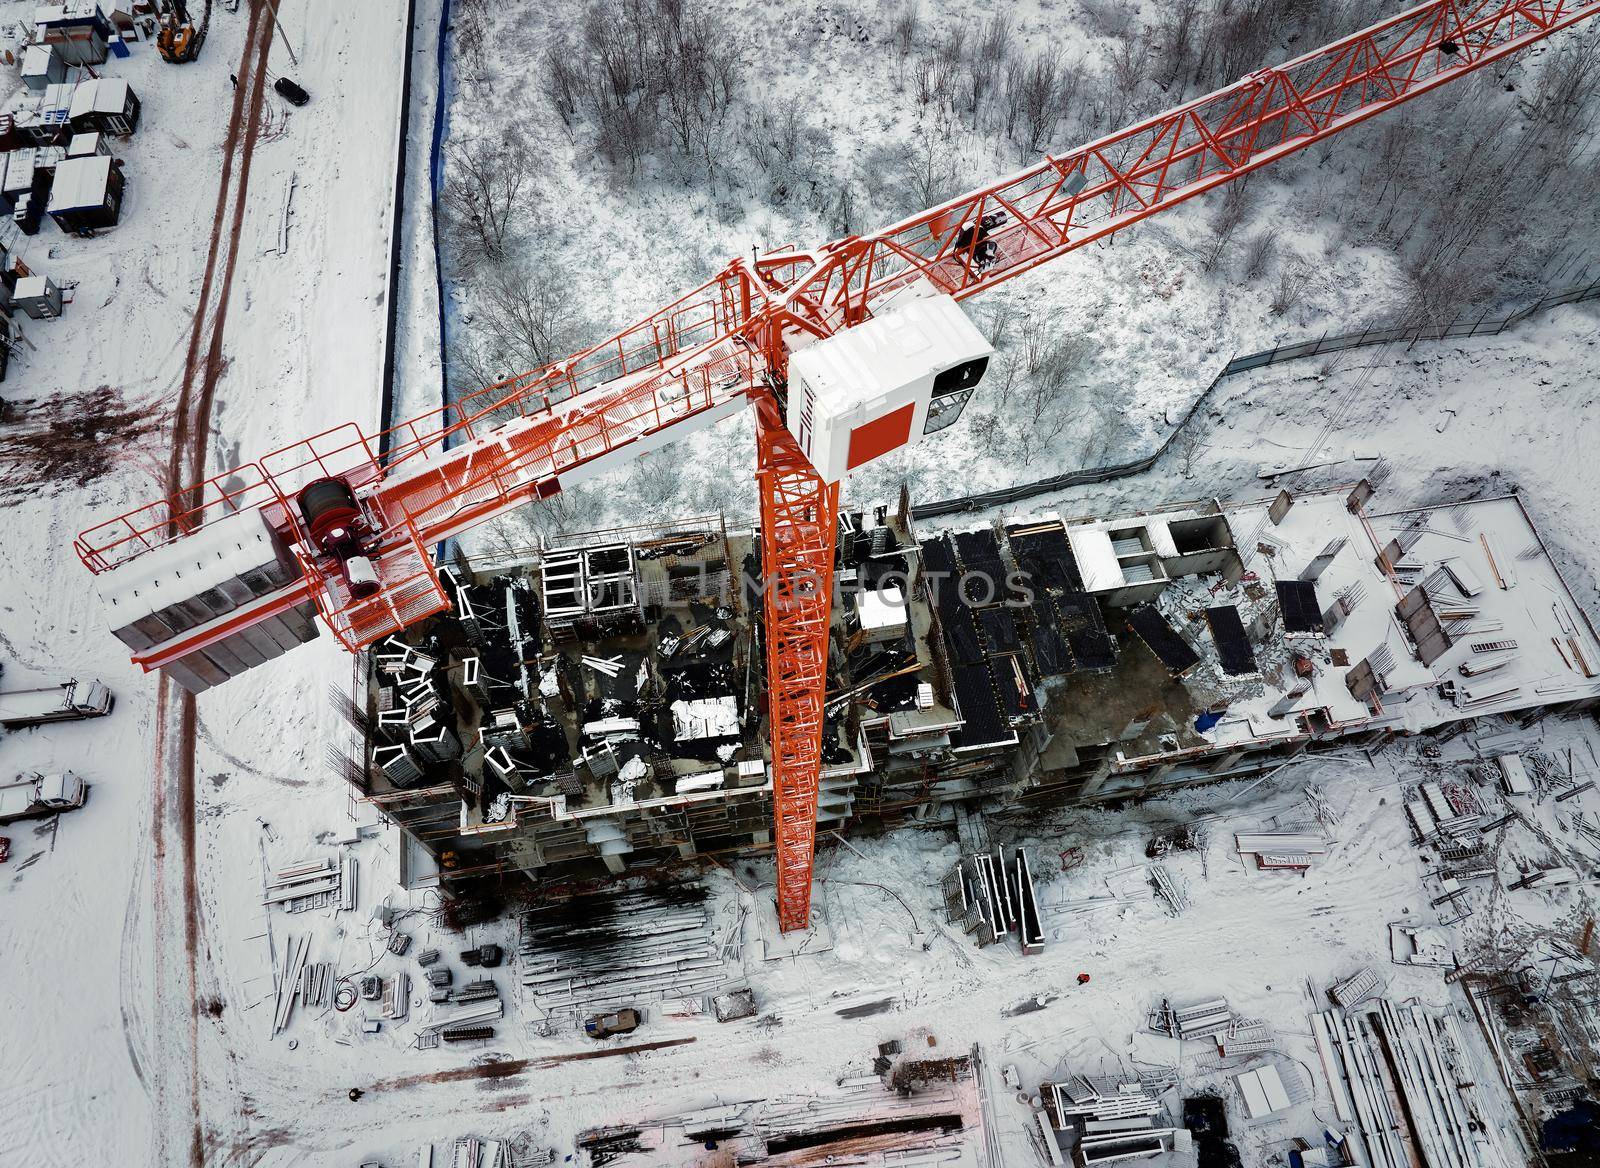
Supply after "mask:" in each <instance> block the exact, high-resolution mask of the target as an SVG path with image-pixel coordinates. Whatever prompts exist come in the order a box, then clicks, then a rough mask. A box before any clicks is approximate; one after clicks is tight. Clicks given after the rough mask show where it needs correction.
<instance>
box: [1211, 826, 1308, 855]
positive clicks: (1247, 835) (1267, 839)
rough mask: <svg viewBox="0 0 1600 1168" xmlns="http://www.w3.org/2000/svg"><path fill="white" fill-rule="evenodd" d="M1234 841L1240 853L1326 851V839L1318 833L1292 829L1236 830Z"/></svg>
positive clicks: (1305, 852) (1306, 852)
mask: <svg viewBox="0 0 1600 1168" xmlns="http://www.w3.org/2000/svg"><path fill="white" fill-rule="evenodd" d="M1233 838H1234V843H1235V846H1236V847H1237V848H1238V850H1239V852H1240V853H1241V854H1248V853H1250V852H1256V853H1261V852H1272V853H1283V852H1299V853H1303V854H1306V855H1312V856H1321V855H1325V854H1326V853H1327V851H1328V841H1327V839H1326V838H1324V837H1323V836H1320V835H1312V834H1309V833H1302V832H1293V831H1258V832H1244V831H1241V832H1236V833H1235V834H1234V837H1233Z"/></svg>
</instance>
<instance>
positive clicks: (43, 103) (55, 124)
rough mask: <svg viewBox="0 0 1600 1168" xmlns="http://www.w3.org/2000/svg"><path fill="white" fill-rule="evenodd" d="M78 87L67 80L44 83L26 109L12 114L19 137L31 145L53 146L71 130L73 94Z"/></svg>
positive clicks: (14, 128)
mask: <svg viewBox="0 0 1600 1168" xmlns="http://www.w3.org/2000/svg"><path fill="white" fill-rule="evenodd" d="M76 88H77V86H76V85H74V84H73V83H72V82H70V81H63V82H59V83H57V84H54V85H46V86H45V87H44V88H43V89H42V90H40V91H39V96H38V97H37V98H35V99H34V101H33V103H32V104H31V105H29V106H27V107H26V108H23V109H18V110H16V111H15V112H14V113H13V114H12V115H11V122H12V128H13V130H14V132H15V133H16V134H17V136H18V138H19V139H20V140H22V141H24V142H27V143H29V144H31V145H34V146H55V145H58V144H60V143H61V142H63V141H65V140H66V138H67V136H68V135H69V134H70V133H71V132H72V127H71V120H72V94H73V91H74V90H75V89H76Z"/></svg>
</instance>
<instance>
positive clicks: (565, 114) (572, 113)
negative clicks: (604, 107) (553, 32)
mask: <svg viewBox="0 0 1600 1168" xmlns="http://www.w3.org/2000/svg"><path fill="white" fill-rule="evenodd" d="M542 83H543V85H544V95H545V97H546V98H548V99H549V101H550V104H551V106H552V107H553V108H554V109H555V111H556V114H557V115H558V116H559V117H560V118H561V124H562V125H563V126H566V127H567V129H569V130H570V129H572V127H573V125H574V123H575V122H576V121H577V117H578V101H579V99H580V98H581V96H582V94H583V78H582V76H581V74H580V73H579V70H578V63H577V61H576V59H575V58H574V55H573V48H572V45H571V44H570V43H569V42H568V41H566V40H565V39H563V40H559V41H557V42H556V43H555V44H553V45H551V46H550V47H549V48H548V49H546V50H545V55H544V72H543V75H542Z"/></svg>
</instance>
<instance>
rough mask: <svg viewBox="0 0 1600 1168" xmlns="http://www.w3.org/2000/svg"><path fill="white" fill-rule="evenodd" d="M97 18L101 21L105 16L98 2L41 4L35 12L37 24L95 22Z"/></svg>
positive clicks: (34, 20)
mask: <svg viewBox="0 0 1600 1168" xmlns="http://www.w3.org/2000/svg"><path fill="white" fill-rule="evenodd" d="M96 16H99V17H100V18H101V19H104V18H105V14H104V13H103V12H101V11H100V5H99V3H98V2H97V0H71V3H67V4H41V5H39V6H38V7H37V8H35V9H34V10H33V22H34V23H35V24H68V23H75V22H78V21H83V20H93V19H94V18H95V17H96Z"/></svg>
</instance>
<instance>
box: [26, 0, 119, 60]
mask: <svg viewBox="0 0 1600 1168" xmlns="http://www.w3.org/2000/svg"><path fill="white" fill-rule="evenodd" d="M33 20H34V26H35V32H34V36H35V39H36V40H37V41H38V42H39V43H41V44H45V45H49V46H50V47H51V48H53V49H54V50H55V51H56V53H57V54H58V55H59V56H60V57H61V59H62V60H63V61H64V62H66V63H67V64H68V65H103V64H105V60H106V56H107V54H108V53H109V52H110V42H111V41H112V40H113V39H117V40H119V41H120V39H121V38H120V34H119V33H118V32H117V31H116V29H115V28H114V27H113V26H112V23H111V18H110V17H109V16H107V15H106V13H105V11H104V10H103V9H102V8H101V7H100V4H99V2H98V0H69V2H68V3H64V4H41V5H40V6H39V7H37V8H36V9H34V14H33Z"/></svg>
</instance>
